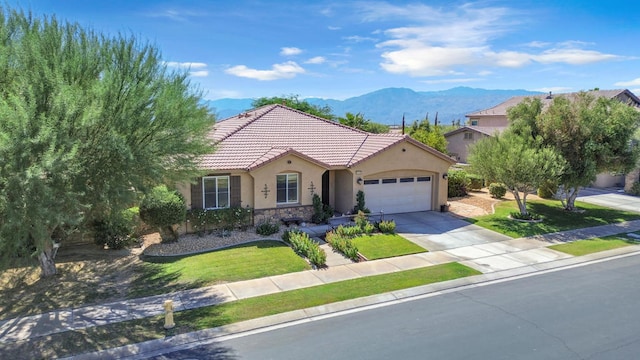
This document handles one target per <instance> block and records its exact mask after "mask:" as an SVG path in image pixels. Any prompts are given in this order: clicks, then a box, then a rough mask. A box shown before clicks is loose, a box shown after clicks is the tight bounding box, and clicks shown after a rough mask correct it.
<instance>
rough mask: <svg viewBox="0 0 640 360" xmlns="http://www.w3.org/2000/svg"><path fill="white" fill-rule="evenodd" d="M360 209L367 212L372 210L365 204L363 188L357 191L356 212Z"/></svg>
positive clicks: (354, 210) (354, 208)
mask: <svg viewBox="0 0 640 360" xmlns="http://www.w3.org/2000/svg"><path fill="white" fill-rule="evenodd" d="M359 211H362V212H364V213H367V214H368V213H370V212H371V210H369V209H367V207H366V206H365V201H364V191H362V190H358V192H357V193H356V206H354V207H353V212H354V213H358V212H359Z"/></svg>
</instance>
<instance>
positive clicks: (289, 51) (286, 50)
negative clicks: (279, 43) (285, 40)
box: [280, 47, 302, 56]
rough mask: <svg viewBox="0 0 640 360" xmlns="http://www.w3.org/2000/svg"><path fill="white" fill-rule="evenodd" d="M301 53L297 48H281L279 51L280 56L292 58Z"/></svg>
mask: <svg viewBox="0 0 640 360" xmlns="http://www.w3.org/2000/svg"><path fill="white" fill-rule="evenodd" d="M300 53H302V50H300V49H298V48H297V47H283V48H282V49H280V55H282V56H294V55H298V54H300Z"/></svg>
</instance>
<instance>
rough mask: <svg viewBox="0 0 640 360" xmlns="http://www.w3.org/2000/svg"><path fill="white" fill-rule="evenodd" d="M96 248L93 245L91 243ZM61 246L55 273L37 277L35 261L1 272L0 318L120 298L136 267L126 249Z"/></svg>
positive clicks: (38, 272)
mask: <svg viewBox="0 0 640 360" xmlns="http://www.w3.org/2000/svg"><path fill="white" fill-rule="evenodd" d="M93 248H95V245H93ZM66 250H67V249H65V248H61V251H60V252H59V254H58V257H57V258H56V268H57V271H58V274H57V275H55V276H52V277H48V278H40V269H39V267H38V266H37V264H35V263H33V262H32V263H31V264H30V265H29V266H25V264H21V266H15V267H13V268H9V269H6V270H4V271H3V272H2V273H1V274H0V289H1V290H0V319H6V318H14V317H18V316H26V315H33V314H40V313H45V312H49V311H53V310H58V309H65V308H67V309H68V308H72V307H79V306H82V305H85V304H95V303H104V302H110V301H117V300H120V299H123V298H124V297H125V295H126V292H127V284H128V282H129V275H130V274H131V273H132V272H133V268H135V267H136V266H137V263H136V262H135V259H136V256H134V255H130V253H129V252H112V251H109V250H100V251H94V249H90V251H88V252H86V253H85V254H86V256H84V257H83V256H82V254H81V253H82V251H81V250H78V249H71V251H69V252H67V251H66Z"/></svg>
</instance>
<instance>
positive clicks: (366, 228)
mask: <svg viewBox="0 0 640 360" xmlns="http://www.w3.org/2000/svg"><path fill="white" fill-rule="evenodd" d="M375 230H376V227H375V226H374V225H373V224H372V223H370V222H368V221H367V223H366V224H365V225H364V228H363V229H362V231H364V233H365V234H367V235H370V234H371V233H373V232H374V231H375Z"/></svg>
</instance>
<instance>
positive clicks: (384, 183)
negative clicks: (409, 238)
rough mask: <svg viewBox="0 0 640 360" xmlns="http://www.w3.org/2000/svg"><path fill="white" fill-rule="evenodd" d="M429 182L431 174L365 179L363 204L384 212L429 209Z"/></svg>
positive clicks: (374, 210) (372, 210) (392, 212)
mask: <svg viewBox="0 0 640 360" xmlns="http://www.w3.org/2000/svg"><path fill="white" fill-rule="evenodd" d="M431 184H432V181H431V176H416V177H402V178H380V179H371V180H365V181H364V200H365V205H366V207H367V208H369V210H371V212H372V213H378V212H380V211H381V210H382V211H384V213H385V214H395V213H403V212H412V211H425V210H431Z"/></svg>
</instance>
